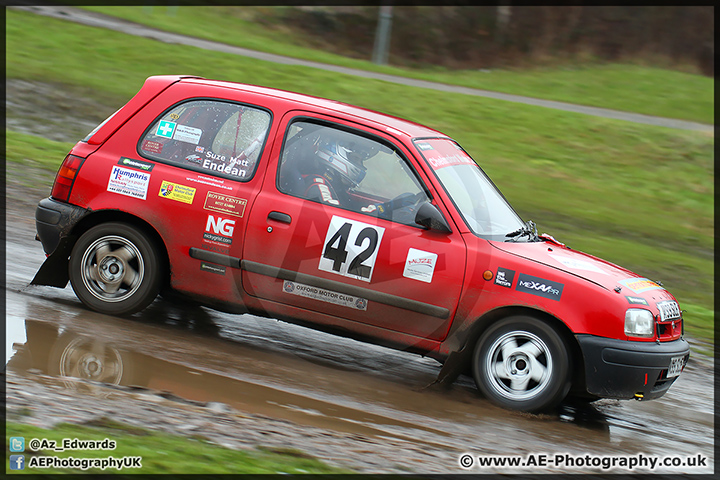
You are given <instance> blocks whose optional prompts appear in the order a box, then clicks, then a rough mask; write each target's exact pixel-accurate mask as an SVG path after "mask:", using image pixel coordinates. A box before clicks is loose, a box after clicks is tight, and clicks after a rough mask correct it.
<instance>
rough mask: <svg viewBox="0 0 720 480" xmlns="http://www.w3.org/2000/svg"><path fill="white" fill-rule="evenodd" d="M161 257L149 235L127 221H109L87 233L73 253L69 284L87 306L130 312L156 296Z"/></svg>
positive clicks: (112, 313) (108, 310)
mask: <svg viewBox="0 0 720 480" xmlns="http://www.w3.org/2000/svg"><path fill="white" fill-rule="evenodd" d="M161 258H162V257H160V255H159V254H158V251H157V248H156V246H155V244H154V243H153V241H152V240H151V239H150V238H148V236H147V235H146V234H145V233H143V232H142V231H141V230H139V229H137V228H136V227H134V226H132V225H129V224H127V223H119V222H110V223H102V224H100V225H97V226H95V227H93V228H91V229H90V230H88V231H87V232H85V233H84V234H83V235H82V236H81V237H80V239H79V240H78V241H77V243H75V246H74V247H73V250H72V253H71V255H70V264H69V269H70V272H69V273H70V283H71V284H72V288H73V290H74V291H75V295H77V297H78V298H79V299H80V301H81V302H82V303H84V304H85V305H86V306H87V307H89V308H91V309H93V310H96V311H98V312H100V313H106V314H109V315H129V314H131V313H135V312H138V311H140V310H142V309H143V308H145V307H147V306H148V305H149V304H150V303H151V302H152V301H153V300H154V299H155V297H156V296H157V294H158V291H159V290H160V283H161V279H162V277H163V274H162V270H163V267H162V265H163V263H162V260H161Z"/></svg>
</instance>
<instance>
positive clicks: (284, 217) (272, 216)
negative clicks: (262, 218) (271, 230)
mask: <svg viewBox="0 0 720 480" xmlns="http://www.w3.org/2000/svg"><path fill="white" fill-rule="evenodd" d="M268 220H277V221H278V222H282V223H290V222H292V217H291V216H290V215H288V214H287V213H282V212H275V211H273V212H270V213H269V214H268Z"/></svg>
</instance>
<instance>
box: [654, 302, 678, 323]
mask: <svg viewBox="0 0 720 480" xmlns="http://www.w3.org/2000/svg"><path fill="white" fill-rule="evenodd" d="M657 307H658V310H660V321H661V322H667V321H669V320H672V319H675V318H680V316H681V315H680V306H679V305H678V304H677V302H674V301H672V300H669V301H666V302H658V304H657Z"/></svg>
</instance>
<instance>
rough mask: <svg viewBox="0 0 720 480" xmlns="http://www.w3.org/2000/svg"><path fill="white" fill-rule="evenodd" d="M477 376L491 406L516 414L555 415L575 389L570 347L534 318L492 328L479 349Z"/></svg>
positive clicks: (508, 320) (504, 322)
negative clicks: (550, 412) (549, 412)
mask: <svg viewBox="0 0 720 480" xmlns="http://www.w3.org/2000/svg"><path fill="white" fill-rule="evenodd" d="M472 371H473V376H474V377H475V383H476V384H477V387H478V389H479V390H480V391H481V392H482V393H483V394H484V395H485V397H486V398H487V399H488V400H490V401H491V402H493V403H494V404H496V405H499V406H501V407H504V408H508V409H512V410H521V411H525V412H539V411H543V410H548V409H551V408H553V407H555V406H557V405H558V404H559V403H560V402H561V401H562V399H563V398H564V397H565V395H567V393H568V391H569V389H570V365H569V354H568V348H567V345H566V344H565V342H564V341H563V339H562V337H561V336H560V335H559V334H558V332H557V331H556V330H555V329H554V328H552V327H551V326H550V325H548V324H547V323H545V322H543V321H541V320H538V319H537V318H533V317H527V316H515V317H508V318H506V319H504V320H501V321H499V322H497V323H496V324H494V325H492V326H490V327H489V328H488V329H487V330H486V331H485V332H484V333H483V335H482V336H481V337H480V339H479V340H478V342H477V345H476V346H475V353H474V355H473V362H472Z"/></svg>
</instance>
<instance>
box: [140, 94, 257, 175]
mask: <svg viewBox="0 0 720 480" xmlns="http://www.w3.org/2000/svg"><path fill="white" fill-rule="evenodd" d="M270 121H271V115H270V113H269V112H267V111H266V110H262V109H260V108H257V107H252V106H248V105H241V104H237V103H230V102H224V101H219V100H192V101H189V102H184V103H182V104H179V105H176V106H175V107H173V108H172V109H170V110H168V111H167V112H165V113H164V114H163V115H161V116H160V117H159V118H158V119H157V120H156V121H155V122H154V123H153V124H152V125H151V126H150V128H149V129H148V130H147V131H146V132H145V135H144V136H143V138H142V139H141V140H140V143H139V145H138V151H139V152H140V154H141V155H142V156H144V157H146V158H149V159H152V160H159V161H161V162H165V163H170V164H173V165H178V166H181V167H184V168H189V169H191V170H196V171H200V172H203V173H208V174H212V175H216V176H219V177H224V178H230V179H233V180H238V181H241V182H242V181H248V180H250V179H251V178H252V176H253V174H254V173H255V168H256V166H257V161H258V159H259V158H260V155H261V154H262V150H263V147H264V146H265V142H266V140H267V134H268V130H269V127H270Z"/></svg>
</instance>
